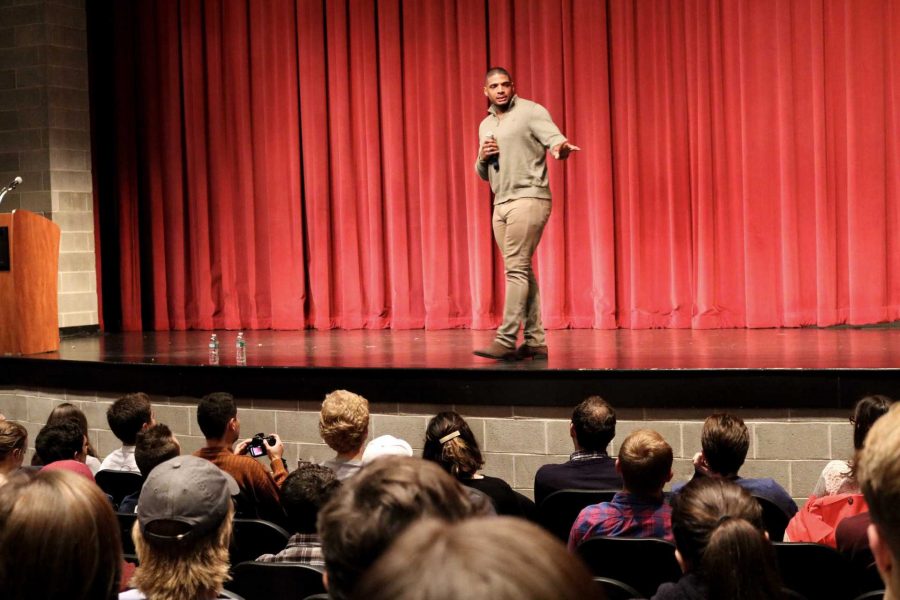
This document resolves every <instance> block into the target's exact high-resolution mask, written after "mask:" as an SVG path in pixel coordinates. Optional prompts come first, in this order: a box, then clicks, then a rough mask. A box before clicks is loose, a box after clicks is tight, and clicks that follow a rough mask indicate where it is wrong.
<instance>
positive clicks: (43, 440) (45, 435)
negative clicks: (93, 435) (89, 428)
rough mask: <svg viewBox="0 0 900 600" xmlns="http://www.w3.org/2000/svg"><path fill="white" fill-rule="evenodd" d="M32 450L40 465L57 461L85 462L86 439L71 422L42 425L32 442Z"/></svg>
mask: <svg viewBox="0 0 900 600" xmlns="http://www.w3.org/2000/svg"><path fill="white" fill-rule="evenodd" d="M34 450H35V453H36V454H37V455H38V458H39V459H40V461H41V464H42V465H49V464H50V463H54V462H56V461H59V460H76V461H78V462H81V463H83V462H85V459H86V458H87V438H86V437H85V435H84V433H82V431H81V427H79V425H78V424H77V423H75V422H73V421H63V422H61V423H58V424H56V425H44V427H42V428H41V430H40V432H39V433H38V434H37V437H36V438H35V440H34Z"/></svg>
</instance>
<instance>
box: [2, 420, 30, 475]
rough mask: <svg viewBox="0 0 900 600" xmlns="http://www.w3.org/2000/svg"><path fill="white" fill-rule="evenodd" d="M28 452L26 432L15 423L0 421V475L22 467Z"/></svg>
mask: <svg viewBox="0 0 900 600" xmlns="http://www.w3.org/2000/svg"><path fill="white" fill-rule="evenodd" d="M26 450H28V430H27V429H25V427H24V426H23V425H21V424H19V423H16V422H15V421H7V420H0V475H5V474H7V473H12V472H13V471H15V470H16V469H18V468H19V467H21V466H22V461H23V460H24V459H25V451H26Z"/></svg>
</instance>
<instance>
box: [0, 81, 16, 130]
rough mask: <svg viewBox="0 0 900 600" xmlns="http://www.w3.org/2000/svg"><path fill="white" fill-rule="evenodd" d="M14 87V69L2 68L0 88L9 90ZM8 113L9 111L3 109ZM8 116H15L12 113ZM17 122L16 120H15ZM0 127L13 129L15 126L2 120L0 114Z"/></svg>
mask: <svg viewBox="0 0 900 600" xmlns="http://www.w3.org/2000/svg"><path fill="white" fill-rule="evenodd" d="M15 87H16V71H15V69H4V70H2V71H0V90H11V89H15ZM3 112H7V113H9V112H10V111H3ZM10 116H12V117H13V118H15V114H14V113H12V114H11V115H10ZM16 123H18V121H16ZM0 129H15V126H10V122H9V121H6V122H4V119H3V118H2V116H0Z"/></svg>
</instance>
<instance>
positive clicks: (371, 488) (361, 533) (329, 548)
mask: <svg viewBox="0 0 900 600" xmlns="http://www.w3.org/2000/svg"><path fill="white" fill-rule="evenodd" d="M481 510H482V509H480V508H478V507H476V506H475V505H473V503H472V502H471V501H470V500H469V496H468V495H467V494H466V492H465V491H464V489H463V487H462V486H461V485H460V484H459V483H458V482H456V481H455V480H454V479H453V478H452V477H450V476H449V475H447V474H446V473H445V472H443V471H442V470H441V469H440V467H438V466H437V465H435V464H433V463H429V462H427V461H423V460H420V459H416V458H407V457H404V456H387V457H384V458H382V459H380V460H377V461H375V462H373V463H372V464H370V465H368V466H366V468H365V469H363V470H361V471H360V472H359V474H358V475H356V476H355V477H352V478H350V479H348V480H347V481H346V482H345V483H344V486H343V488H342V489H341V490H340V491H338V492H337V494H336V495H335V496H334V498H332V499H331V500H330V501H329V502H328V503H327V504H326V505H325V506H323V507H322V509H321V510H320V511H319V519H318V531H319V537H320V539H321V540H322V553H323V554H324V555H325V573H326V577H325V581H326V585H327V586H328V593H329V595H330V596H331V598H332V600H346V599H347V598H349V597H350V594H351V593H352V592H353V589H354V587H355V586H356V585H357V583H358V581H359V578H360V577H361V576H362V574H363V573H364V572H365V571H366V569H368V568H369V567H370V566H371V565H372V564H373V563H374V562H375V561H376V560H378V558H379V557H380V556H381V555H382V553H383V552H384V551H385V550H386V549H387V547H388V546H390V544H391V542H392V541H394V539H396V538H397V537H398V536H399V535H400V534H401V533H403V531H405V530H406V528H407V527H409V525H410V524H412V523H413V522H415V521H417V520H418V519H420V518H421V517H426V516H431V517H435V518H437V519H441V520H442V521H445V522H447V523H455V522H457V521H461V520H462V519H465V518H468V517H470V516H473V515H475V514H481Z"/></svg>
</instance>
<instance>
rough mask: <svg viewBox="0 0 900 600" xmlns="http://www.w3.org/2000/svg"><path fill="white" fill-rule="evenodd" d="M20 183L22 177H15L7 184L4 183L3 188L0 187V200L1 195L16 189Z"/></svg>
mask: <svg viewBox="0 0 900 600" xmlns="http://www.w3.org/2000/svg"><path fill="white" fill-rule="evenodd" d="M20 183H22V178H21V177H16V178H15V179H13V180H12V181H10V182H9V185H5V186H3V188H0V202H3V197H4V196H6V194H8V193H9V192H10V191H11V190H14V189H16V188H17V187H18V186H19V184H20Z"/></svg>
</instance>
